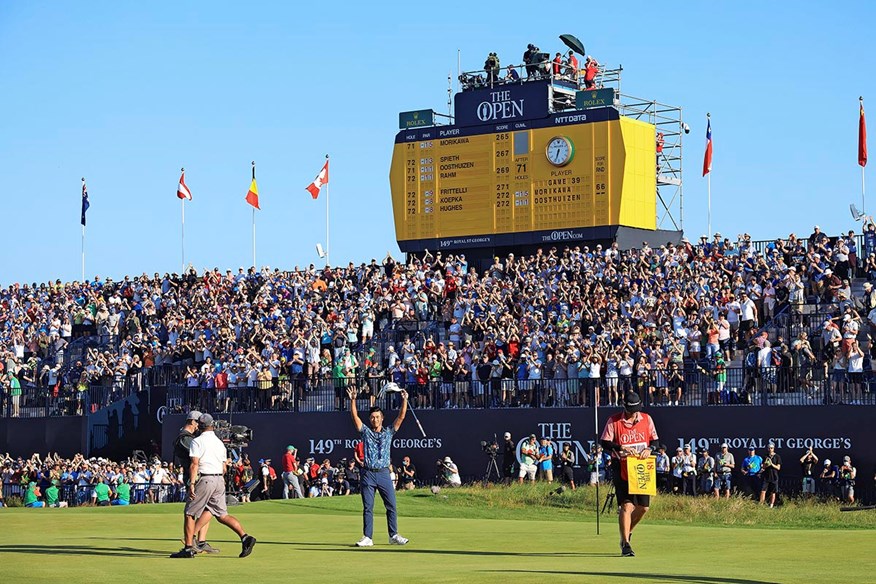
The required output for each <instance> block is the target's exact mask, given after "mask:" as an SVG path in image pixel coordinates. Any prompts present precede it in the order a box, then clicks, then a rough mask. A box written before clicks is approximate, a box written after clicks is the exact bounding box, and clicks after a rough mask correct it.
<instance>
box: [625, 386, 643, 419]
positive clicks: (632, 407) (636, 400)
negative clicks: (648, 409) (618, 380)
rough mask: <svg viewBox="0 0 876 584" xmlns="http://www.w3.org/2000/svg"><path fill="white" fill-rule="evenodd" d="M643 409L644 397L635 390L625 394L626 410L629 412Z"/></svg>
mask: <svg viewBox="0 0 876 584" xmlns="http://www.w3.org/2000/svg"><path fill="white" fill-rule="evenodd" d="M641 410H642V398H640V397H639V394H638V393H636V392H635V391H628V392H627V393H626V395H625V396H624V411H626V412H627V413H630V414H631V413H633V412H639V411H641Z"/></svg>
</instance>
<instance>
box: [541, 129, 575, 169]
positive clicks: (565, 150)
mask: <svg viewBox="0 0 876 584" xmlns="http://www.w3.org/2000/svg"><path fill="white" fill-rule="evenodd" d="M545 156H547V159H548V162H550V163H551V164H553V165H554V166H566V165H567V164H569V163H570V162H572V158H573V157H574V156H575V145H574V144H572V141H571V140H569V139H568V138H566V137H565V136H557V137H555V138H551V140H550V142H548V145H547V148H545Z"/></svg>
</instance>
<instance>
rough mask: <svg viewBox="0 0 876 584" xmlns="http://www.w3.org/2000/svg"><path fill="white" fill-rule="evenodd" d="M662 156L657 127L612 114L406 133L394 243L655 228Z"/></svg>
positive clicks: (412, 246)
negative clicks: (658, 154) (658, 168)
mask: <svg viewBox="0 0 876 584" xmlns="http://www.w3.org/2000/svg"><path fill="white" fill-rule="evenodd" d="M655 150H656V149H655V129H654V126H653V125H651V124H647V123H644V122H640V121H637V120H633V119H629V118H624V117H621V116H619V115H618V113H617V111H616V110H615V109H613V108H605V109H597V110H586V111H576V112H572V113H568V114H555V115H553V116H549V117H547V118H546V119H541V120H535V121H526V122H513V123H507V124H493V125H489V126H476V127H453V126H447V127H432V128H424V129H416V130H405V131H402V132H399V134H398V135H397V136H396V144H395V147H394V150H393V156H392V167H391V170H390V185H391V188H392V204H393V213H394V216H395V229H396V238H397V240H398V241H399V245H400V246H401V247H402V249H403V250H404V251H417V250H419V249H422V248H429V247H431V248H433V249H434V248H441V247H449V248H453V247H460V248H464V247H467V246H481V245H514V244H525V243H540V242H543V241H551V240H558V239H565V237H564V236H563V233H564V232H569V231H574V230H576V229H579V230H580V229H587V228H594V227H602V226H619V225H623V226H628V227H638V228H643V229H655V228H656V212H657V206H656V192H657V191H656V189H657V185H656V151H655ZM557 232H561V233H560V234H559V235H558V234H557ZM572 239H578V237H574V238H572Z"/></svg>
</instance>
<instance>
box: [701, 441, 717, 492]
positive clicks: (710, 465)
mask: <svg viewBox="0 0 876 584" xmlns="http://www.w3.org/2000/svg"><path fill="white" fill-rule="evenodd" d="M714 472H715V459H714V458H712V456H711V455H710V454H709V449H708V448H703V452H702V456H701V457H700V459H699V460H698V461H697V476H698V477H699V479H700V492H701V493H703V494H707V493H711V492H712V487H714V485H715V479H714Z"/></svg>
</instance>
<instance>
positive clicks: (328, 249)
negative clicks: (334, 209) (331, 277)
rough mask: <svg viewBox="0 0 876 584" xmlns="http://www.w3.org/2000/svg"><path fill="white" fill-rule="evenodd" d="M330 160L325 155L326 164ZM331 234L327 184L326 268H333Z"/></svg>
mask: <svg viewBox="0 0 876 584" xmlns="http://www.w3.org/2000/svg"><path fill="white" fill-rule="evenodd" d="M328 160H329V155H328V154H326V155H325V161H326V164H328ZM329 234H330V232H329V185H328V183H326V184H325V265H326V267H329V266H331V259H330V255H329V254H330V253H331V251H330V250H331V248H332V246H331V243H330V241H331V238H330V237H329Z"/></svg>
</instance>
